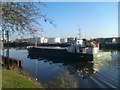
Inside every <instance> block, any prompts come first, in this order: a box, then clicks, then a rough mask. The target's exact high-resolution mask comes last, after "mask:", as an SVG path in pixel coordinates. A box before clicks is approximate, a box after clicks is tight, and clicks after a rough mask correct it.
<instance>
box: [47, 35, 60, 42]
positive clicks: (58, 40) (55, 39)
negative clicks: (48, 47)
mask: <svg viewBox="0 0 120 90" xmlns="http://www.w3.org/2000/svg"><path fill="white" fill-rule="evenodd" d="M48 43H49V44H55V43H60V38H59V37H57V38H48Z"/></svg>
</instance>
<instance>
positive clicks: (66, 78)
mask: <svg viewBox="0 0 120 90" xmlns="http://www.w3.org/2000/svg"><path fill="white" fill-rule="evenodd" d="M45 87H47V88H78V81H77V80H75V78H74V77H73V75H70V74H69V73H65V74H63V75H60V76H58V77H57V79H56V80H55V81H51V82H49V83H46V84H45Z"/></svg>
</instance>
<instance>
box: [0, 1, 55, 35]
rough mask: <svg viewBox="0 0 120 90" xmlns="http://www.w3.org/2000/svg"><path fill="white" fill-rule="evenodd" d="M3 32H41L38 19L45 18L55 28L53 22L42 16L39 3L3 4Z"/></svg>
mask: <svg viewBox="0 0 120 90" xmlns="http://www.w3.org/2000/svg"><path fill="white" fill-rule="evenodd" d="M0 4H1V6H2V7H1V8H2V12H1V13H2V30H5V31H6V30H8V31H11V32H16V31H17V32H18V33H26V32H29V33H31V34H32V33H33V32H34V31H36V30H41V29H42V27H41V25H40V22H38V19H40V18H43V20H44V21H45V22H49V23H50V24H52V25H53V26H54V27H55V24H54V23H53V20H50V19H49V18H47V17H46V15H44V14H42V12H41V11H40V8H39V5H43V4H42V3H39V2H2V3H0Z"/></svg>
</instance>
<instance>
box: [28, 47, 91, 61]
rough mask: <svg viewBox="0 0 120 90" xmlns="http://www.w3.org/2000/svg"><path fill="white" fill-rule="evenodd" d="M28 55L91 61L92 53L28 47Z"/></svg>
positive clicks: (35, 57) (31, 56)
mask: <svg viewBox="0 0 120 90" xmlns="http://www.w3.org/2000/svg"><path fill="white" fill-rule="evenodd" d="M28 53H29V54H28V57H30V58H34V59H37V58H48V59H49V58H50V59H57V60H58V59H61V60H72V61H93V54H83V53H70V52H67V51H66V50H65V49H45V48H29V49H28Z"/></svg>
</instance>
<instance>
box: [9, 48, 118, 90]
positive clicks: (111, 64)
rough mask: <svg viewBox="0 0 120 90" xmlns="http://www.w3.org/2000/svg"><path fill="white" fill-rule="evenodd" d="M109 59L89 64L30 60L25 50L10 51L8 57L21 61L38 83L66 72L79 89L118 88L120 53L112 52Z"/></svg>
mask: <svg viewBox="0 0 120 90" xmlns="http://www.w3.org/2000/svg"><path fill="white" fill-rule="evenodd" d="M111 53H112V55H111V56H110V58H109V59H104V58H99V59H96V60H94V61H93V63H89V62H69V61H67V62H64V60H63V62H59V61H57V60H52V59H51V60H48V59H40V58H39V59H30V58H28V51H27V50H25V49H10V57H13V58H18V59H21V60H23V70H24V71H26V72H28V73H29V74H30V75H31V76H32V77H34V78H37V80H38V81H40V82H46V81H51V80H54V79H56V77H57V76H59V75H61V74H64V73H66V72H68V73H70V74H71V75H73V76H74V77H75V78H76V79H77V80H78V82H79V87H80V88H116V87H118V70H119V69H120V68H119V67H118V61H119V59H118V57H119V56H120V52H117V51H112V52H111Z"/></svg>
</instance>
